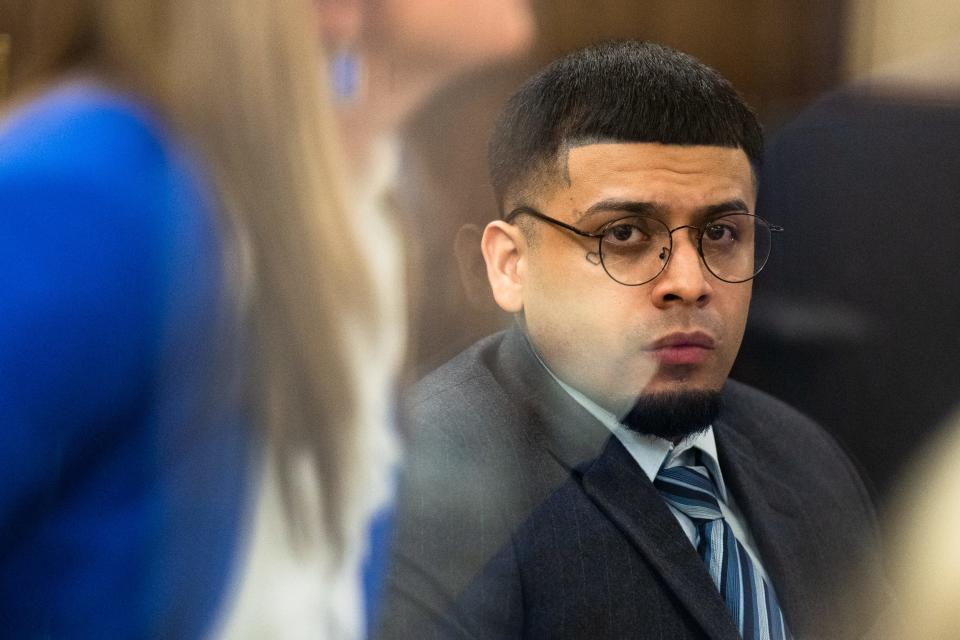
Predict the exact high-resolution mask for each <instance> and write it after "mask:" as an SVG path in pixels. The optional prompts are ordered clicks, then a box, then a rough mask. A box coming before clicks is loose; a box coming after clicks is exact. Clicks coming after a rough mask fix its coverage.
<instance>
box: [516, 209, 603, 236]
mask: <svg viewBox="0 0 960 640" xmlns="http://www.w3.org/2000/svg"><path fill="white" fill-rule="evenodd" d="M521 213H526V214H527V215H531V216H533V217H534V218H540V219H541V220H543V221H544V222H549V223H550V224H554V225H557V226H558V227H562V228H564V229H566V230H567V231H572V232H574V233H575V234H577V235H578V236H583V237H584V238H602V237H603V234H602V233H590V232H588V231H581V230H580V229H577V228H576V227H574V226H573V225H569V224H567V223H566V222H561V221H560V220H557V219H555V218H551V217H550V216H547V215H544V214H542V213H540V212H539V211H537V210H536V209H534V208H532V207H517V208H516V209H514V210H513V211H511V212H510V213H508V214H507V215H506V216H504V218H503V220H504V222H511V223H512V222H513V219H514V218H516V217H517V216H518V215H520V214H521Z"/></svg>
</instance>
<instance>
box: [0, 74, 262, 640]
mask: <svg viewBox="0 0 960 640" xmlns="http://www.w3.org/2000/svg"><path fill="white" fill-rule="evenodd" d="M211 202H212V200H211V198H210V197H209V194H208V193H207V190H206V183H205V180H204V179H203V176H202V175H200V174H199V172H198V169H197V166H196V165H195V163H194V162H193V161H192V159H191V157H190V156H189V155H188V154H186V153H184V150H183V149H181V148H179V147H178V146H177V144H176V143H175V142H174V141H173V139H172V138H171V136H170V134H169V133H168V132H167V131H166V130H165V128H164V127H163V125H162V124H161V123H160V122H159V121H158V120H157V119H156V118H155V117H153V116H152V115H151V114H150V113H149V111H148V110H147V109H146V108H145V107H144V106H143V105H142V104H140V103H138V102H137V101H136V100H133V99H131V98H129V97H125V96H121V95H118V94H115V93H112V92H109V91H107V90H104V89H101V88H96V87H94V86H92V85H83V84H74V85H68V86H63V87H60V88H58V89H55V90H53V91H52V92H50V93H48V94H46V95H45V96H43V97H41V98H40V99H38V100H36V101H34V102H33V103H31V104H29V105H27V106H26V107H24V108H22V109H20V110H19V111H18V112H16V113H14V114H13V115H12V116H11V117H9V118H8V119H7V121H6V122H5V123H3V125H2V129H0V273H2V274H3V277H2V279H0V470H2V471H0V473H2V478H3V482H2V483H0V628H2V633H3V634H4V635H8V636H10V637H17V638H35V637H74V638H143V637H169V638H191V637H198V636H200V635H202V634H203V633H204V632H205V631H206V630H208V628H209V625H210V623H211V621H212V619H213V615H214V613H215V611H216V608H217V605H218V603H219V602H220V600H221V596H222V594H223V590H224V586H225V584H226V580H227V575H228V568H229V566H230V563H231V560H232V556H233V553H234V549H235V547H236V538H237V531H238V526H237V525H238V522H239V518H240V515H241V514H240V511H241V510H240V506H241V504H242V502H243V496H244V494H245V492H246V488H245V479H246V478H247V469H246V459H247V452H248V450H249V447H250V438H251V435H250V429H249V424H248V420H247V419H246V417H245V415H244V412H243V411H242V407H241V404H240V401H239V394H238V380H237V378H236V377H235V376H234V375H233V374H232V373H231V372H235V371H237V370H238V367H237V366H234V365H236V364H237V363H238V362H239V360H238V353H237V344H238V340H237V336H236V334H235V333H231V327H233V325H234V323H233V322H231V319H232V318H235V313H234V310H233V309H232V308H231V301H230V300H229V299H228V298H227V296H226V293H225V292H226V289H225V287H224V276H223V273H222V270H221V266H220V265H221V256H222V252H223V242H222V239H221V235H220V230H219V226H218V221H217V218H216V212H215V210H214V208H213V206H212V205H211Z"/></svg>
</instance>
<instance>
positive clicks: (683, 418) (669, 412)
mask: <svg viewBox="0 0 960 640" xmlns="http://www.w3.org/2000/svg"><path fill="white" fill-rule="evenodd" d="M720 404H721V403H720V392H719V391H678V392H673V393H653V394H649V395H641V396H640V398H639V399H638V400H637V403H636V404H635V405H634V406H633V408H632V409H631V410H630V412H629V413H628V414H627V415H626V417H625V418H624V419H623V424H624V425H625V426H626V427H627V428H629V429H630V430H631V431H636V432H637V433H643V434H648V435H652V436H658V437H660V438H663V439H665V440H670V441H672V442H675V443H676V442H680V441H681V440H683V439H684V438H687V437H689V436H692V435H694V434H696V433H701V432H703V431H706V429H707V427H709V426H710V425H711V424H713V421H714V420H715V419H716V417H717V416H718V415H719V414H720Z"/></svg>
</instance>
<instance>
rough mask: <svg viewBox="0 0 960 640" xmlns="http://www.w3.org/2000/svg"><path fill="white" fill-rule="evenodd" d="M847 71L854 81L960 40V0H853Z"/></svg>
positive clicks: (850, 0) (850, 11)
mask: <svg viewBox="0 0 960 640" xmlns="http://www.w3.org/2000/svg"><path fill="white" fill-rule="evenodd" d="M849 3H850V4H849V9H848V13H847V15H848V25H847V33H848V37H847V42H848V50H847V56H846V57H847V62H846V64H845V73H846V76H847V78H848V79H850V80H853V79H856V78H858V77H860V76H862V75H864V74H867V73H871V72H874V71H877V70H879V69H883V68H885V67H887V66H889V65H893V64H897V63H901V62H908V61H910V60H911V59H915V58H918V57H922V56H924V55H925V54H928V53H930V52H933V51H936V50H937V49H942V48H945V47H950V46H951V45H952V44H954V43H955V42H956V41H960V0H849Z"/></svg>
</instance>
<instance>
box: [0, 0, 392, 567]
mask: <svg viewBox="0 0 960 640" xmlns="http://www.w3.org/2000/svg"><path fill="white" fill-rule="evenodd" d="M315 21H316V17H315V16H314V15H313V14H312V13H311V11H310V4H309V2H308V1H307V0H0V32H5V33H7V34H9V35H10V55H9V65H10V66H9V69H8V74H7V78H8V81H9V88H10V90H11V92H12V95H13V96H14V97H16V96H17V95H24V94H27V95H29V93H31V92H32V90H34V89H36V88H38V87H42V86H43V85H45V84H49V83H50V82H55V81H57V80H58V79H59V78H61V77H64V76H65V75H68V74H71V73H80V74H88V73H89V74H92V75H94V76H95V77H97V78H100V79H102V80H103V81H105V82H107V83H108V84H110V85H113V86H117V87H120V88H121V89H124V90H128V91H132V92H134V93H136V94H138V95H140V96H142V97H144V98H145V99H146V100H147V101H148V102H149V103H150V104H151V106H152V107H153V108H154V109H155V111H157V112H158V113H159V114H160V115H161V117H162V118H164V119H165V120H166V122H167V123H168V124H169V125H170V126H172V128H173V130H174V131H175V132H176V133H178V134H179V137H180V138H182V140H183V141H186V142H187V144H188V147H189V148H190V149H191V150H192V151H195V152H196V153H198V154H199V157H200V159H201V160H202V161H203V162H202V164H203V166H204V168H205V170H206V173H207V175H209V176H210V177H211V178H212V181H213V183H214V188H215V191H216V194H217V196H218V198H219V203H220V212H221V214H222V216H223V227H224V229H226V230H227V232H228V233H227V235H228V236H229V237H232V238H236V237H242V238H243V239H244V241H243V242H242V243H236V246H234V249H237V247H239V246H241V245H242V246H245V248H246V253H249V257H250V258H251V262H250V264H251V265H252V274H253V278H252V280H253V282H252V284H253V289H252V299H251V303H250V314H251V316H250V322H251V326H252V329H253V335H254V341H255V344H254V358H253V362H254V373H255V376H254V380H253V381H252V383H251V385H250V387H249V389H250V394H251V397H250V400H251V401H252V404H253V406H254V409H255V415H256V417H257V424H258V425H260V426H262V427H263V430H264V434H265V436H266V439H267V441H268V442H269V443H270V445H271V447H272V451H273V453H274V456H275V458H276V459H277V461H278V464H277V465H276V467H277V470H278V471H279V473H280V482H281V487H282V488H283V490H284V497H285V499H286V500H285V502H286V504H287V506H288V507H289V508H288V513H289V514H291V515H292V516H293V521H294V523H296V522H297V521H298V520H299V519H307V520H313V519H315V518H316V514H317V513H319V514H320V517H321V520H320V521H321V522H322V523H323V529H324V530H325V533H326V535H327V537H328V541H329V542H330V543H332V544H333V545H334V547H333V548H334V550H335V551H338V552H339V551H342V550H343V543H344V541H345V539H346V538H347V537H348V536H350V535H352V533H353V532H355V530H356V524H355V522H354V523H353V524H351V522H349V520H351V518H350V516H349V514H350V513H351V512H352V511H354V510H355V506H354V505H356V504H358V503H362V501H363V500H362V497H363V492H364V491H365V475H364V474H369V473H370V472H369V470H368V467H369V466H370V463H369V461H367V460H365V459H364V450H363V446H362V440H363V437H362V434H361V433H360V431H361V426H360V425H359V424H358V422H359V418H358V415H359V414H358V404H359V394H358V389H357V385H359V384H360V381H359V380H358V379H357V376H358V374H357V372H356V370H355V369H356V367H355V364H354V362H353V358H352V355H351V350H350V348H349V345H350V344H355V343H351V342H350V341H351V340H356V339H357V338H358V336H359V337H360V338H361V339H364V338H371V339H372V338H374V337H376V336H377V335H379V331H380V329H381V327H378V326H377V323H378V320H377V318H378V317H380V314H379V309H378V302H377V300H376V298H375V296H374V294H373V291H374V290H375V289H374V283H373V282H372V281H371V275H370V273H369V270H368V269H367V268H366V266H365V264H366V263H365V262H364V261H363V260H362V259H361V257H362V255H363V253H362V252H361V251H360V250H359V249H360V247H359V246H358V242H359V239H358V238H357V237H356V231H355V230H354V225H353V224H352V221H351V220H350V219H349V217H348V213H347V207H346V203H345V202H344V199H343V196H342V195H341V194H342V193H343V192H344V190H343V188H342V187H343V178H342V176H341V175H340V166H341V164H342V163H341V162H340V161H339V160H338V158H337V157H336V156H335V155H334V154H333V153H332V151H333V149H334V147H335V145H334V144H332V143H331V140H332V135H333V126H332V117H333V114H332V108H331V106H330V104H329V101H328V100H327V99H326V98H325V95H324V92H323V90H324V88H325V82H324V81H323V80H324V78H323V73H324V65H323V63H322V57H321V49H320V43H319V41H318V40H319V39H318V37H317V34H316V33H315V32H314V30H313V29H311V27H312V26H313V25H314V24H315ZM237 253H244V252H239V251H235V252H234V254H235V255H236V254H237ZM238 262H242V261H234V264H231V260H230V259H229V258H228V260H227V264H225V265H224V268H225V273H230V272H232V273H233V274H234V275H236V270H235V269H233V267H235V266H236V263H238ZM304 454H306V456H307V458H309V460H310V461H311V462H312V463H313V464H312V466H313V467H314V471H315V474H316V477H317V485H318V491H319V494H318V497H319V500H318V502H319V503H320V504H319V505H317V504H313V502H312V500H308V501H306V502H305V496H304V495H299V496H298V495H297V493H298V492H297V490H296V489H295V485H296V483H295V482H293V481H292V478H291V476H292V474H293V471H292V469H293V467H294V465H293V464H290V462H291V461H292V460H293V459H294V458H298V459H299V458H300V457H301V456H303V455H304ZM306 493H309V494H313V495H316V491H311V492H306ZM305 510H306V512H305ZM353 520H354V521H355V520H356V518H353ZM295 530H296V528H295ZM301 530H302V529H301Z"/></svg>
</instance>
